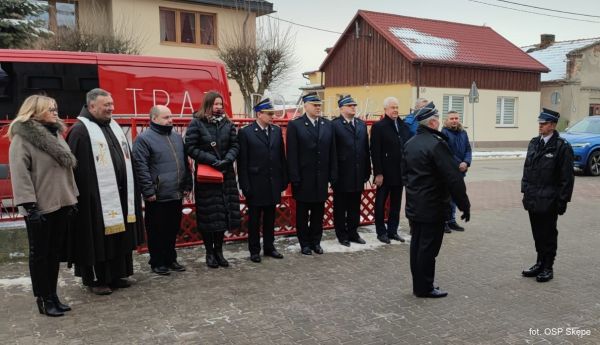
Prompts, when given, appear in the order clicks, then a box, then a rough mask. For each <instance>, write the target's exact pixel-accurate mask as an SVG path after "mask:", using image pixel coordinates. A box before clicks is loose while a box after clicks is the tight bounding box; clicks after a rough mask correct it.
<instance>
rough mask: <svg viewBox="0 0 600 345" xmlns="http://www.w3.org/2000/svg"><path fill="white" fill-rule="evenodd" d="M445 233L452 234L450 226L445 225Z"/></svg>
mask: <svg viewBox="0 0 600 345" xmlns="http://www.w3.org/2000/svg"><path fill="white" fill-rule="evenodd" d="M444 232H445V233H447V234H450V233H452V229H450V227H449V226H448V224H444Z"/></svg>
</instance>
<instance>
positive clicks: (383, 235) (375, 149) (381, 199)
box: [371, 97, 411, 244]
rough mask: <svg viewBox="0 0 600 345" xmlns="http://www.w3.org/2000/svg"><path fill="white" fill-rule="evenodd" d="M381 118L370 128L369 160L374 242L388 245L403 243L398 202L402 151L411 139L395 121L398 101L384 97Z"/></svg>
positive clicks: (404, 126)
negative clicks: (400, 233) (377, 240)
mask: <svg viewBox="0 0 600 345" xmlns="http://www.w3.org/2000/svg"><path fill="white" fill-rule="evenodd" d="M383 107H384V112H385V115H384V116H383V117H382V118H381V120H379V121H377V122H376V123H374V124H373V126H372V127H371V159H372V160H373V175H375V181H374V182H375V185H376V186H377V192H376V193H375V230H376V231H377V239H379V241H381V242H383V243H388V244H389V243H390V239H393V240H396V241H400V242H404V239H403V238H402V237H400V235H398V225H399V224H400V203H401V201H402V170H401V162H402V150H403V148H404V143H405V142H406V141H407V140H408V139H409V138H410V137H411V134H410V130H409V128H408V126H407V125H406V124H405V123H404V121H403V120H402V119H401V118H400V117H398V99H396V98H395V97H388V98H386V99H385V100H384V101H383ZM388 197H389V198H390V209H389V213H388V221H387V226H386V224H385V222H384V215H385V203H386V200H387V198H388Z"/></svg>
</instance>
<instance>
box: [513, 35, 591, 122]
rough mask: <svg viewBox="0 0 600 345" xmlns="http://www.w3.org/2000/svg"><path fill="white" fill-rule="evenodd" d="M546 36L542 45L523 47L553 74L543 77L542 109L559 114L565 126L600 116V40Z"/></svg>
mask: <svg viewBox="0 0 600 345" xmlns="http://www.w3.org/2000/svg"><path fill="white" fill-rule="evenodd" d="M555 37H556V36H555V35H552V34H542V35H541V37H540V43H538V44H533V45H529V46H526V47H522V48H521V49H523V50H524V51H525V52H527V53H528V54H529V55H530V56H531V57H533V58H534V59H536V60H538V61H540V62H541V63H543V64H544V65H546V66H547V67H548V68H550V73H545V74H542V86H541V87H542V88H541V92H542V95H541V102H542V107H544V108H548V109H552V110H555V111H558V112H559V113H560V114H561V119H563V121H565V122H566V124H565V125H564V126H567V125H569V126H570V125H572V124H573V123H575V122H576V121H579V120H581V119H582V118H584V117H586V116H589V115H600V37H595V38H585V39H578V40H570V41H560V42H557V41H555Z"/></svg>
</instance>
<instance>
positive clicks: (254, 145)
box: [237, 98, 288, 263]
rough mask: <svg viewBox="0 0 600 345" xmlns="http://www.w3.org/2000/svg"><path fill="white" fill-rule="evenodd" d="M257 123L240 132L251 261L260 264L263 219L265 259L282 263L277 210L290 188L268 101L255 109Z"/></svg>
mask: <svg viewBox="0 0 600 345" xmlns="http://www.w3.org/2000/svg"><path fill="white" fill-rule="evenodd" d="M254 112H255V114H256V121H255V122H253V123H251V124H249V125H248V126H246V127H244V128H242V129H240V131H239V133H238V139H239V141H240V155H239V156H238V161H237V168H238V180H239V183H240V188H241V189H242V192H243V193H244V197H245V198H246V205H248V249H249V251H250V260H252V261H253V262H257V263H258V262H261V258H260V231H259V228H260V224H261V221H260V220H261V216H262V232H263V248H264V254H265V256H270V257H273V258H276V259H282V258H283V255H282V254H281V253H279V252H278V251H277V250H276V249H275V245H274V242H275V237H274V229H275V207H276V205H277V204H279V202H280V201H281V192H282V191H284V190H285V188H286V187H287V184H288V181H287V172H286V169H287V166H286V160H285V152H284V145H283V137H282V135H281V128H280V127H279V126H277V125H274V124H273V114H274V113H275V109H274V108H273V105H272V104H271V101H270V100H269V99H268V98H267V99H264V100H262V101H261V102H259V103H258V104H257V105H256V106H255V107H254Z"/></svg>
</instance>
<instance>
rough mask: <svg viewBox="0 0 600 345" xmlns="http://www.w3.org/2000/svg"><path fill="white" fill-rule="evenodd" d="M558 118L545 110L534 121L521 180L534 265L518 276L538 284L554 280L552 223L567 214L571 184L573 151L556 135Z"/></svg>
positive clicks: (555, 239)
mask: <svg viewBox="0 0 600 345" xmlns="http://www.w3.org/2000/svg"><path fill="white" fill-rule="evenodd" d="M559 117H560V114H559V113H557V112H555V111H552V110H549V109H543V111H542V113H541V114H540V116H539V117H538V122H539V133H540V135H539V136H536V137H534V138H533V139H531V141H530V142H529V147H528V148H527V158H525V166H524V168H523V179H522V180H521V193H523V206H524V207H525V210H527V211H528V212H529V222H530V223H531V231H532V233H533V240H534V241H535V250H536V252H537V260H536V263H535V264H534V265H533V266H531V267H530V268H529V269H527V270H525V271H523V272H522V274H523V276H525V277H536V280H537V281H538V282H540V283H543V282H547V281H549V280H551V279H552V278H553V277H554V272H553V270H552V266H553V265H554V258H555V257H556V247H557V240H558V230H557V229H556V221H557V219H558V216H559V215H563V214H564V213H565V212H566V211H567V203H568V202H569V201H571V194H573V184H574V182H575V177H574V175H573V150H572V149H571V145H569V143H568V142H567V141H566V140H565V139H563V138H561V137H560V136H559V135H558V132H557V131H556V124H557V123H558V119H559Z"/></svg>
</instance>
